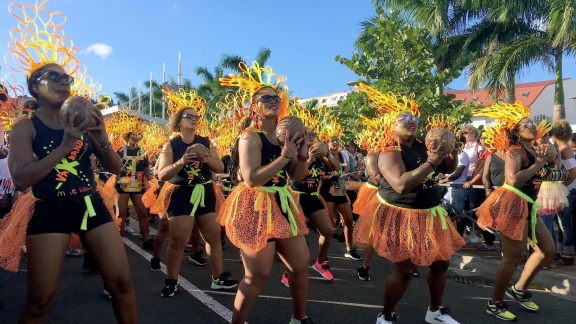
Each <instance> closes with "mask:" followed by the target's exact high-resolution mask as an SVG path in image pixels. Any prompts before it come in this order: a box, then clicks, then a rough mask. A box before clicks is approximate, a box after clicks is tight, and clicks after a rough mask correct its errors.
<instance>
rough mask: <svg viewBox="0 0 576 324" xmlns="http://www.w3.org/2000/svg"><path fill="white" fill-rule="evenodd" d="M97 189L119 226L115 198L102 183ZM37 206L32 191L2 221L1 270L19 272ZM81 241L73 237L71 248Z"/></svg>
mask: <svg viewBox="0 0 576 324" xmlns="http://www.w3.org/2000/svg"><path fill="white" fill-rule="evenodd" d="M96 189H97V190H98V193H99V194H100V196H102V199H103V201H104V204H105V205H106V208H107V209H108V212H109V213H110V215H112V219H114V220H115V222H116V224H118V220H117V219H115V215H116V214H115V212H114V203H113V202H114V196H112V197H110V196H108V194H109V193H107V191H106V190H105V189H104V187H103V186H102V184H101V183H100V182H98V183H97V186H96ZM35 204H36V198H34V196H32V191H29V192H27V193H25V194H23V195H21V196H20V197H18V200H16V203H15V204H14V206H12V209H11V210H10V212H9V213H8V214H6V216H4V218H3V219H1V220H0V268H3V269H5V270H7V271H10V272H18V265H19V264H20V258H21V257H22V252H21V250H20V249H21V248H22V246H23V245H25V244H26V228H27V227H28V222H29V221H30V219H32V215H33V214H34V206H35ZM79 241H80V239H79V238H78V236H77V235H72V236H71V240H70V242H69V247H71V248H74V247H78V246H80V242H79Z"/></svg>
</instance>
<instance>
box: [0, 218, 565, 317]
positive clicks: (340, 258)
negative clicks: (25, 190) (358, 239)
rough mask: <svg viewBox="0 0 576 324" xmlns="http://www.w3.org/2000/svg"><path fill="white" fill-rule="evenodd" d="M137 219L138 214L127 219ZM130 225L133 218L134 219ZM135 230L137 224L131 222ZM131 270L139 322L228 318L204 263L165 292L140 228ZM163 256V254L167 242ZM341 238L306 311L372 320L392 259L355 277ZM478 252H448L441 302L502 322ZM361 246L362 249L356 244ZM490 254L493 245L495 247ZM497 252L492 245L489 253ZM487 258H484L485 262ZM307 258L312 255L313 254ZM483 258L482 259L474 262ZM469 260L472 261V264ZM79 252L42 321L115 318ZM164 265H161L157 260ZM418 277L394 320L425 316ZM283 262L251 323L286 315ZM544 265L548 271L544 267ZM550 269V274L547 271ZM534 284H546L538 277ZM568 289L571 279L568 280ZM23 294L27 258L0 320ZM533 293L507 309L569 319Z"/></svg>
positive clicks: (4, 299) (3, 283)
mask: <svg viewBox="0 0 576 324" xmlns="http://www.w3.org/2000/svg"><path fill="white" fill-rule="evenodd" d="M133 223H136V222H133ZM132 226H134V228H135V229H136V227H137V225H135V224H134V225H132ZM136 231H137V229H136ZM307 239H308V242H309V245H310V251H311V253H312V257H311V260H312V259H314V255H315V253H316V250H317V240H318V235H317V234H316V233H313V232H311V234H310V235H309V236H308V238H307ZM124 241H125V247H126V253H127V255H128V258H129V262H130V271H131V272H132V280H133V283H134V287H135V292H136V299H137V307H138V319H139V322H140V323H157V324H161V323H162V324H164V323H229V321H230V318H231V314H232V311H231V310H232V305H233V302H234V292H226V291H213V290H211V289H210V271H209V268H208V267H207V266H206V267H199V266H196V265H194V264H193V263H191V262H190V261H188V257H187V256H183V257H184V261H183V263H182V267H181V270H180V275H181V278H179V287H178V291H177V292H176V294H175V295H174V297H170V298H163V297H161V296H160V290H161V289H162V287H163V282H164V278H165V274H164V273H162V272H160V271H158V272H153V271H150V262H149V259H150V258H151V254H150V253H149V252H148V251H144V250H142V249H141V246H142V239H141V237H140V236H139V235H138V234H128V233H127V234H126V237H125V238H124ZM166 245H167V242H165V244H164V251H163V253H162V260H165V248H166ZM344 252H345V245H344V243H342V242H338V241H336V240H334V241H333V242H332V245H331V247H330V252H329V259H330V264H331V267H332V268H331V270H332V273H333V274H334V277H335V280H334V282H328V281H325V280H323V279H322V278H321V277H320V275H319V274H318V273H316V272H315V271H314V270H312V269H310V270H309V274H310V289H309V293H308V315H309V316H310V317H312V318H313V319H314V322H315V323H375V322H376V316H377V314H378V313H379V312H380V311H381V309H382V300H383V289H384V284H385V281H386V278H387V277H388V275H389V274H390V273H391V271H392V265H391V263H390V262H388V261H386V260H385V259H383V258H380V257H375V258H374V260H373V261H372V265H371V268H370V275H371V277H372V280H371V281H360V280H359V279H358V277H357V274H356V270H357V268H358V266H360V265H361V261H354V260H351V259H346V258H344ZM483 253H485V252H476V251H475V248H474V247H472V246H468V247H467V248H466V249H465V250H464V252H461V253H459V254H458V255H456V256H455V257H454V259H455V260H456V261H454V260H453V262H452V266H453V267H451V269H450V270H449V273H448V278H449V280H447V284H446V290H445V294H444V305H445V306H447V307H450V308H451V311H452V315H453V317H454V318H455V319H456V320H458V321H460V322H461V323H500V322H501V321H500V320H498V319H496V318H494V317H492V316H489V315H487V314H486V313H485V305H486V302H487V301H488V300H489V298H490V296H491V293H492V287H491V286H492V284H493V275H492V274H490V272H489V271H488V272H486V270H487V269H490V268H495V266H494V265H497V260H496V259H497V257H496V256H495V257H494V258H493V259H494V260H492V261H490V255H485V254H483ZM360 254H361V255H362V254H363V251H360ZM493 254H494V253H493ZM495 255H497V253H496V254H495ZM238 256H239V253H238V250H237V249H236V248H235V247H233V246H231V244H230V243H228V244H227V248H226V250H225V251H224V267H225V269H226V270H229V271H230V272H231V273H232V276H233V278H236V279H241V277H242V276H243V273H244V268H243V266H242V264H241V263H239V262H238ZM486 260H489V261H490V262H492V263H490V262H488V263H486ZM311 262H312V261H311ZM480 263H482V266H477V264H480ZM470 265H474V268H473V269H471V268H470ZM81 266H82V258H81V257H72V256H67V257H66V258H65V262H64V266H63V270H62V277H61V282H60V286H59V291H58V295H57V297H56V301H55V303H54V306H53V307H52V309H51V310H50V312H49V314H48V316H47V318H46V323H114V322H115V317H114V314H113V311H112V307H111V303H110V301H109V300H108V299H107V298H105V297H104V296H103V295H102V289H103V284H102V280H101V278H100V276H99V275H98V274H89V273H86V272H84V271H83V270H82V269H81ZM163 270H164V268H163ZM419 270H420V274H421V276H420V278H414V279H413V280H412V282H411V285H410V287H409V289H408V291H407V293H406V294H405V296H404V298H403V299H402V301H401V302H400V304H399V305H398V307H397V310H396V311H397V313H398V314H399V316H400V320H399V322H398V323H423V322H424V316H425V314H426V307H427V305H428V301H429V295H428V288H427V284H426V273H427V268H425V267H421V268H419ZM283 271H284V266H283V264H282V263H281V262H280V261H275V264H274V267H273V270H272V274H271V276H270V280H269V282H268V283H267V285H266V287H265V288H264V290H263V292H262V294H261V296H260V297H259V299H258V300H257V301H256V304H255V305H254V307H253V308H252V311H251V314H250V316H249V317H248V322H249V323H288V322H289V321H290V317H291V314H292V312H291V300H290V291H289V289H288V288H286V287H284V286H283V285H282V284H281V283H280V277H281V275H282V272H283ZM561 271H562V270H559V271H556V270H554V272H553V273H558V274H561V275H567V276H571V277H572V278H573V277H574V273H571V272H570V271H566V273H562V272H561ZM548 273H552V272H550V271H548ZM547 275H548V274H547ZM539 277H540V276H539ZM535 286H536V287H542V288H544V286H545V285H540V284H538V278H537V279H536V280H535ZM571 288H572V289H574V287H571ZM25 298H26V263H25V261H23V262H22V263H21V265H20V272H18V273H16V274H14V273H9V272H6V271H0V323H14V322H15V321H16V319H17V317H18V313H19V312H20V310H21V309H22V307H23V305H24V302H25ZM533 299H534V301H535V302H537V303H538V305H539V306H540V308H541V311H540V312H539V313H530V312H528V311H525V310H523V309H522V308H521V307H520V306H519V305H517V304H515V303H513V302H512V301H509V302H510V306H511V307H510V310H511V311H512V312H513V313H514V314H516V316H517V317H518V319H519V321H520V322H524V323H573V322H574V314H575V313H574V301H575V300H576V299H575V298H573V296H572V295H570V294H565V295H560V294H557V293H552V292H549V291H543V290H535V291H534V298H533Z"/></svg>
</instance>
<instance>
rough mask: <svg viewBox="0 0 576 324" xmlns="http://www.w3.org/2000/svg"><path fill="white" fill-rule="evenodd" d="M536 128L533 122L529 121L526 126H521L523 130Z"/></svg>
mask: <svg viewBox="0 0 576 324" xmlns="http://www.w3.org/2000/svg"><path fill="white" fill-rule="evenodd" d="M534 126H536V124H534V122H533V121H527V122H525V123H524V124H522V125H520V127H521V128H532V127H534Z"/></svg>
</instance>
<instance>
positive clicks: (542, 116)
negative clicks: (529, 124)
mask: <svg viewBox="0 0 576 324" xmlns="http://www.w3.org/2000/svg"><path fill="white" fill-rule="evenodd" d="M543 120H546V121H548V122H552V117H549V116H546V115H538V116H535V117H534V122H535V123H540V122H541V121H543Z"/></svg>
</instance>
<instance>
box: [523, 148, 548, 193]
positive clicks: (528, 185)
mask: <svg viewBox="0 0 576 324" xmlns="http://www.w3.org/2000/svg"><path fill="white" fill-rule="evenodd" d="M518 147H520V148H521V149H522V153H523V157H522V167H521V169H520V170H526V169H528V168H529V167H531V166H532V165H533V164H534V163H536V157H535V156H534V155H532V154H530V153H529V152H528V151H527V150H526V148H525V147H524V146H522V145H518ZM542 176H543V172H542V171H539V172H536V173H534V174H533V175H532V176H531V177H530V179H528V180H527V181H526V182H524V183H523V184H522V185H521V186H520V187H517V188H518V189H519V190H520V191H522V192H523V193H525V194H526V195H527V196H528V197H530V198H532V199H533V200H536V198H537V197H538V191H540V185H541V184H542Z"/></svg>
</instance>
